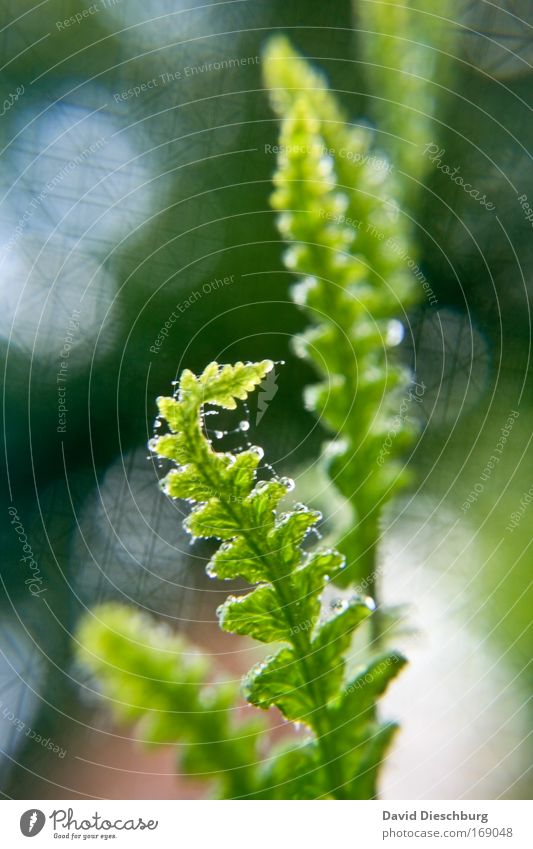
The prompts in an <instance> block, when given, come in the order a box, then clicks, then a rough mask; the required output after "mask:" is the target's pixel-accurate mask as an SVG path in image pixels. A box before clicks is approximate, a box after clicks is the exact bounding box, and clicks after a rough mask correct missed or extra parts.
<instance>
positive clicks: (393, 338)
mask: <svg viewBox="0 0 533 849" xmlns="http://www.w3.org/2000/svg"><path fill="white" fill-rule="evenodd" d="M404 335H405V330H404V326H403V324H402V323H401V321H398V320H397V319H395V318H394V319H392V320H391V321H389V322H388V324H387V334H386V337H385V339H386V342H387V345H390V347H391V348H394V346H395V345H399V344H400V342H401V341H402V339H403V337H404Z"/></svg>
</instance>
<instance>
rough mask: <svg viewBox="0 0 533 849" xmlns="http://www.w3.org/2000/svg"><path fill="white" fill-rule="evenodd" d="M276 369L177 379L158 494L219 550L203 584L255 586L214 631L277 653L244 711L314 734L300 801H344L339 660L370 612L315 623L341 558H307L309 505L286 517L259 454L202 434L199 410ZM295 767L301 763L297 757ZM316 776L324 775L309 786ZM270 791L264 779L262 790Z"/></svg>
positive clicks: (260, 669) (165, 403)
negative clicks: (185, 503) (179, 502)
mask: <svg viewBox="0 0 533 849" xmlns="http://www.w3.org/2000/svg"><path fill="white" fill-rule="evenodd" d="M272 366H273V363H272V362H270V361H268V360H266V361H264V362H262V363H259V364H247V365H243V364H242V363H238V364H237V365H236V366H234V367H232V366H222V367H221V366H218V365H217V364H215V363H212V364H211V365H210V366H208V368H207V369H206V370H205V371H204V372H203V374H202V375H200V376H199V377H195V376H194V375H192V373H191V372H188V371H187V372H184V373H183V375H182V378H181V380H180V383H179V387H178V390H177V394H176V397H174V398H161V399H159V401H158V403H159V410H160V415H161V417H162V418H163V419H164V420H166V422H167V423H168V426H169V428H170V433H168V434H165V435H163V436H159V437H156V438H155V439H153V440H152V442H151V449H152V451H154V452H155V453H156V454H157V455H159V456H162V457H166V458H170V459H171V460H174V461H177V464H178V465H177V468H174V469H172V470H171V471H170V472H169V473H168V475H167V476H166V478H165V479H164V481H163V483H162V486H163V489H164V490H165V492H166V493H167V494H168V495H170V496H172V497H184V496H185V497H187V498H188V500H189V501H190V502H191V503H192V504H193V509H192V511H191V513H190V514H189V516H188V518H187V519H186V521H185V527H186V528H187V529H188V531H189V532H190V533H191V534H192V535H193V536H195V537H215V538H216V539H218V540H219V541H220V542H221V545H220V547H219V548H218V550H217V552H216V553H215V554H214V555H213V557H212V558H211V560H210V563H209V566H208V572H209V574H210V575H211V576H213V577H218V578H221V579H233V578H243V579H244V580H246V581H248V582H249V583H250V584H255V585H256V587H255V589H253V590H252V591H251V592H249V593H246V594H245V595H241V596H237V597H236V596H230V597H229V598H228V599H227V601H226V602H225V603H224V604H223V605H222V606H221V607H220V609H219V619H220V625H221V627H222V628H223V629H224V630H227V631H230V632H232V633H236V634H242V635H246V636H250V637H253V638H254V639H256V640H260V641H262V642H264V643H276V644H281V647H279V648H277V649H276V650H275V651H274V652H273V653H272V654H271V655H270V656H269V657H268V658H266V659H265V660H264V661H262V662H261V663H259V664H257V665H256V666H255V667H254V668H253V669H252V670H251V671H250V672H249V673H248V675H247V676H246V678H245V683H244V692H245V696H246V698H247V700H248V701H249V702H250V703H251V704H253V705H256V706H257V707H260V708H263V709H267V708H270V707H273V706H275V707H277V708H278V709H279V710H280V711H281V712H282V713H283V715H284V716H285V718H286V719H289V720H292V721H294V722H299V723H303V724H305V725H306V726H307V727H308V729H309V730H310V731H311V732H313V737H312V738H310V740H309V742H308V743H307V744H306V746H305V753H306V754H305V759H306V762H307V763H308V769H307V772H306V774H307V773H309V775H311V776H312V778H313V780H312V782H311V784H310V785H309V786H307V785H306V783H305V780H304V777H303V776H302V779H301V781H300V783H299V792H300V793H301V794H302V797H305V798H308V796H309V794H311V795H313V794H317V793H318V789H320V793H319V795H334V796H338V797H339V798H344V797H345V795H346V793H347V792H350V788H351V786H352V782H353V780H354V774H355V772H356V764H355V760H354V758H355V755H354V754H353V753H351V752H346V747H345V746H344V745H343V744H342V740H341V738H340V737H339V735H338V734H337V729H338V727H339V723H340V724H342V722H343V721H344V722H346V723H347V724H348V725H351V724H352V723H354V722H355V724H356V725H357V726H359V724H360V720H359V716H358V714H357V712H353V711H352V713H351V714H350V713H349V711H348V710H346V711H344V710H343V708H342V704H343V698H344V695H345V691H344V675H345V669H346V653H347V652H348V650H349V648H350V644H351V640H352V635H353V633H354V631H355V630H356V629H357V628H358V626H359V625H360V624H361V623H362V622H363V621H364V620H365V619H367V618H368V617H369V616H370V615H371V612H372V608H371V607H370V606H369V604H368V603H367V601H366V600H365V599H362V598H359V597H357V596H353V597H352V598H351V599H350V600H349V601H347V602H346V603H345V604H344V605H343V606H342V608H341V609H340V610H335V612H334V613H333V615H331V616H330V617H329V618H328V619H327V620H326V621H322V620H321V616H320V613H321V603H320V600H321V594H322V591H323V589H324V587H325V584H326V583H327V581H328V576H329V575H331V574H332V573H336V572H338V571H339V570H341V569H342V568H343V558H342V556H341V555H340V554H339V553H338V552H337V551H335V550H331V549H321V548H320V547H318V548H316V549H315V550H312V551H310V552H308V551H304V550H303V548H302V545H303V542H304V540H305V538H306V536H307V534H308V532H309V531H310V530H311V529H312V528H314V527H315V526H316V525H317V523H318V522H319V520H320V518H321V517H320V514H319V513H318V512H316V511H313V510H309V509H308V508H307V507H305V506H304V505H296V506H295V507H294V508H293V509H289V510H285V509H283V508H282V507H281V506H280V502H281V501H282V499H284V498H285V497H286V496H287V492H288V489H290V488H292V482H288V481H287V480H283V479H278V478H272V479H270V480H258V479H257V470H258V466H259V463H260V460H261V457H262V451H261V450H259V449H257V448H250V449H248V450H245V451H243V452H242V453H240V454H237V455H234V454H232V453H231V452H217V451H215V450H214V449H213V447H212V445H211V444H210V442H209V440H208V439H207V437H206V436H205V434H204V432H203V427H202V421H203V414H204V404H205V403H209V404H212V405H215V406H219V407H225V408H230V409H231V408H232V407H233V406H234V403H233V402H234V400H235V399H236V398H239V399H244V398H245V396H246V395H247V394H248V392H249V391H251V389H252V388H254V387H255V386H257V385H258V384H259V383H260V382H261V380H262V379H263V378H264V377H265V375H266V374H267V373H268V372H269V371H270V370H271V369H272ZM352 707H353V706H352ZM365 717H366V718H365V722H363V726H364V728H363V730H361V729H360V731H358V732H357V733H362V734H363V735H365V734H366V735H370V736H369V741H370V739H372V740H374V737H375V735H376V734H378V733H380V732H379V724H378V723H377V721H376V718H375V715H373V716H372V717H371V718H370V717H367V716H366V714H365ZM367 720H368V721H367ZM354 733H355V732H354ZM365 739H366V738H365ZM369 741H367V743H368V745H367V743H363V742H362V741H360V744H359V748H360V749H361V751H359V749H358V752H357V758H356V760H357V762H358V759H359V757H360V755H361V753H362V750H363V749H365V747H368V746H370V742H369ZM297 757H298V759H301V758H302V751H300V750H298V756H297ZM318 765H320V769H319V773H320V774H319V775H318V774H315V773H316V770H317V769H318ZM271 780H272V779H270V778H265V781H266V782H267V784H268V783H269V782H270V781H271Z"/></svg>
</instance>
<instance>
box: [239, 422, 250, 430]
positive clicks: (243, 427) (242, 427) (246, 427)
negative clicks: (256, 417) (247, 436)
mask: <svg viewBox="0 0 533 849" xmlns="http://www.w3.org/2000/svg"><path fill="white" fill-rule="evenodd" d="M239 430H244V431H247V430H250V422H247V421H246V420H243V421H242V422H239Z"/></svg>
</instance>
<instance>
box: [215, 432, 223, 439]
mask: <svg viewBox="0 0 533 849" xmlns="http://www.w3.org/2000/svg"><path fill="white" fill-rule="evenodd" d="M215 436H216V438H217V439H222V437H223V436H224V432H223V431H222V430H215Z"/></svg>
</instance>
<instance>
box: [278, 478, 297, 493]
mask: <svg viewBox="0 0 533 849" xmlns="http://www.w3.org/2000/svg"><path fill="white" fill-rule="evenodd" d="M279 482H280V483H281V484H283V486H284V487H285V489H286V490H287V492H292V491H293V489H294V487H295V483H294V481H293V479H292V478H280V479H279Z"/></svg>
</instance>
